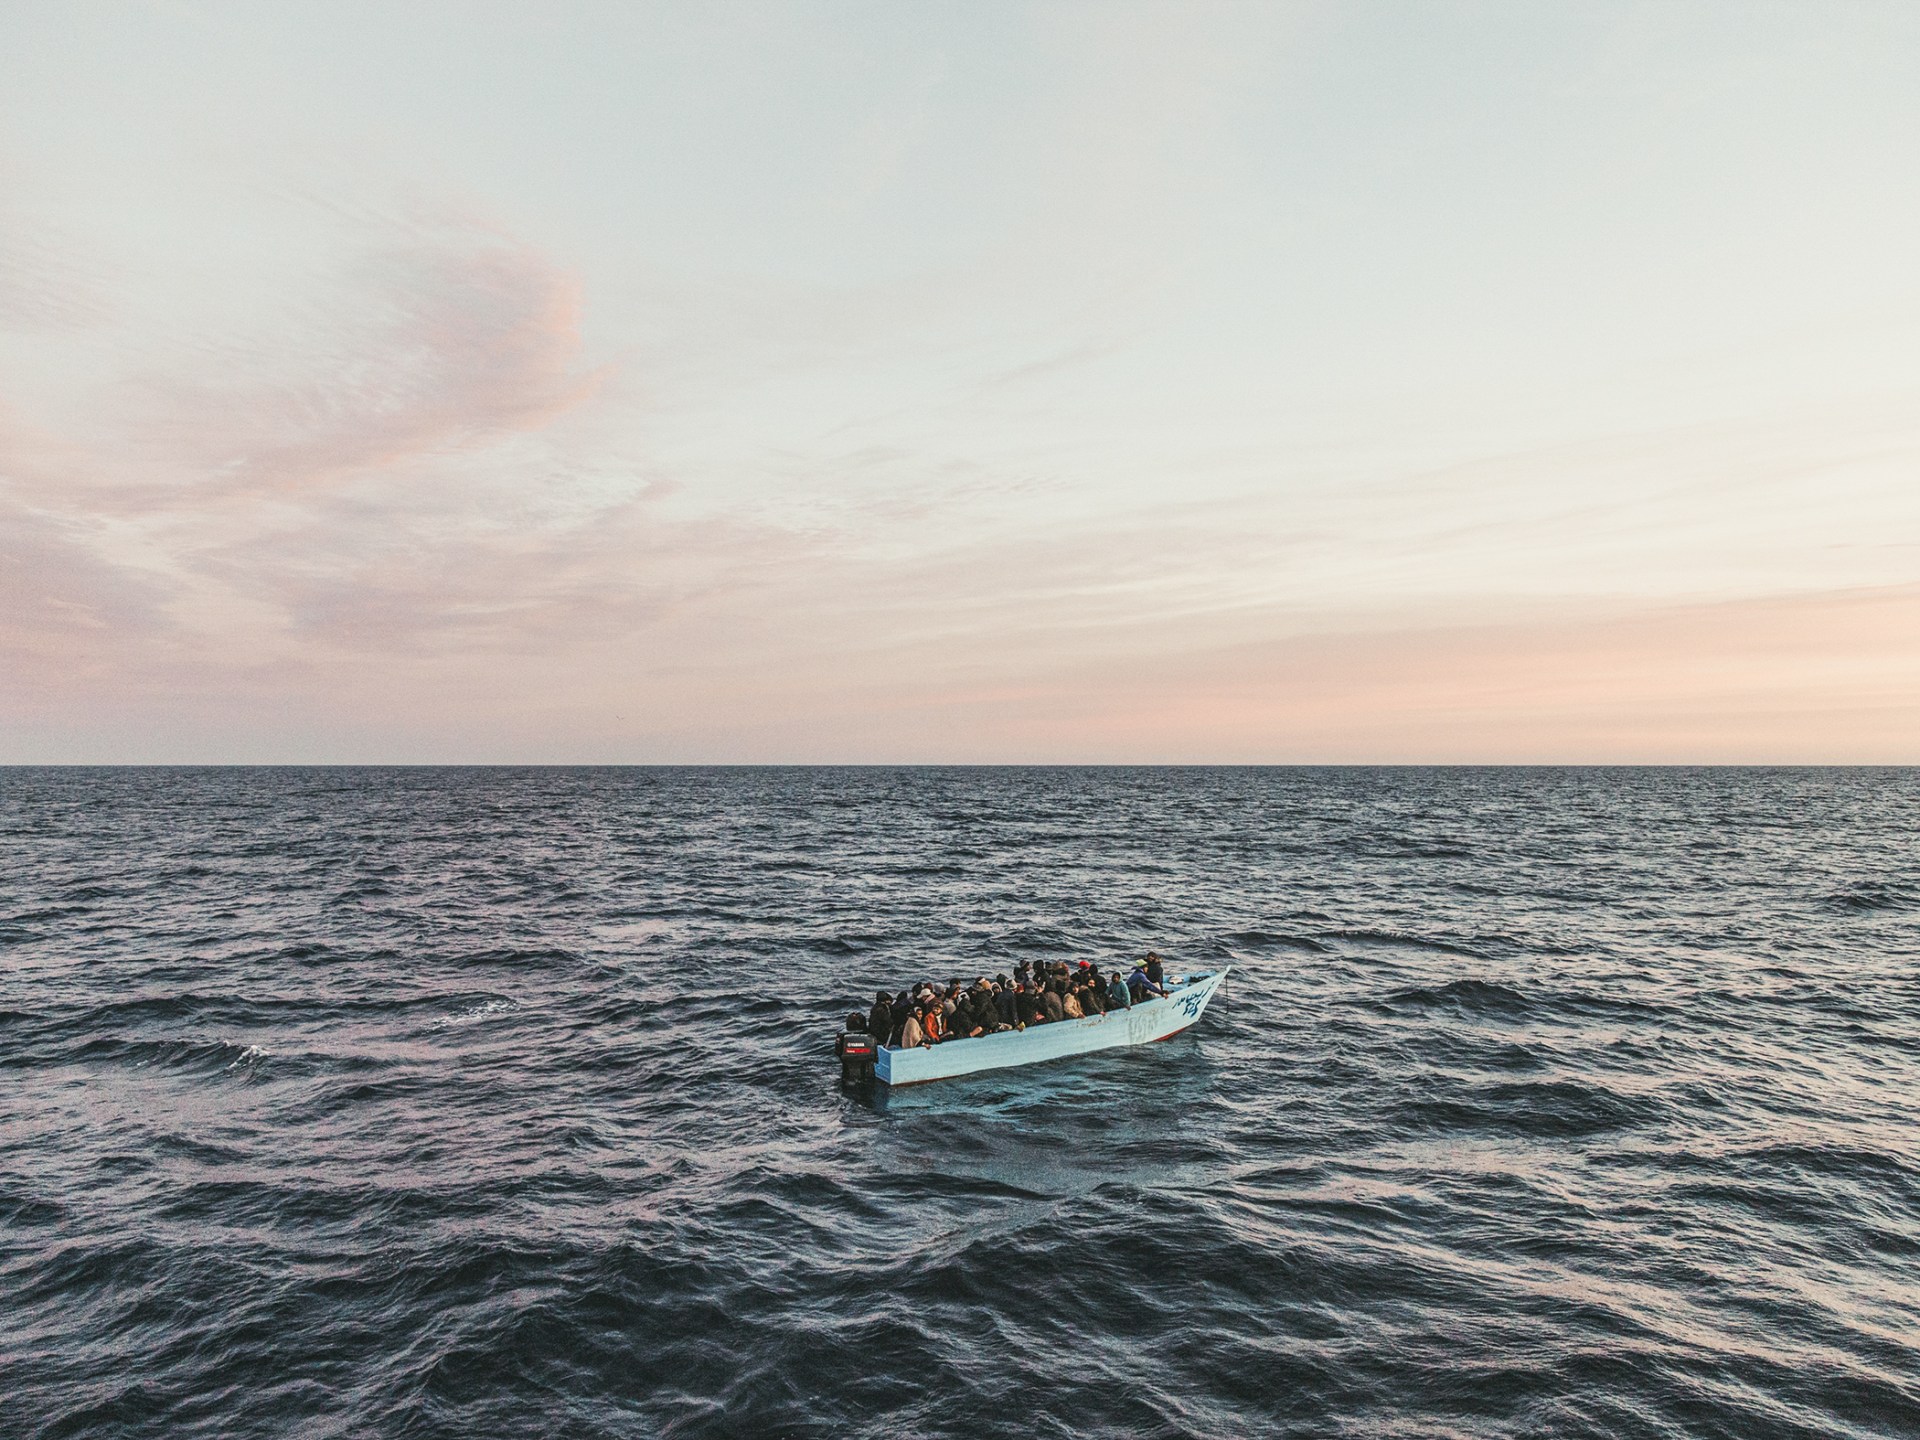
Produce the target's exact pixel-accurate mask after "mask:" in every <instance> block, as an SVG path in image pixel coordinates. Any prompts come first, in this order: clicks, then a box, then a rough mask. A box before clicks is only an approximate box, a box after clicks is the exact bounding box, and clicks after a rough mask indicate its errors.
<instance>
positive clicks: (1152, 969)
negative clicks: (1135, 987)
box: [1146, 950, 1167, 995]
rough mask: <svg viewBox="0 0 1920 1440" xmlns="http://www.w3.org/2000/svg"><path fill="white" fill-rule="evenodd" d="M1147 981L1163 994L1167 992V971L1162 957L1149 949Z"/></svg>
mask: <svg viewBox="0 0 1920 1440" xmlns="http://www.w3.org/2000/svg"><path fill="white" fill-rule="evenodd" d="M1146 969H1147V983H1148V984H1149V985H1151V986H1153V987H1154V989H1156V990H1158V991H1159V992H1160V993H1161V994H1162V995H1164V994H1166V993H1167V971H1166V967H1165V966H1163V965H1162V964H1161V963H1160V957H1159V956H1158V955H1156V954H1154V953H1153V951H1151V950H1149V951H1148V952H1147V966H1146Z"/></svg>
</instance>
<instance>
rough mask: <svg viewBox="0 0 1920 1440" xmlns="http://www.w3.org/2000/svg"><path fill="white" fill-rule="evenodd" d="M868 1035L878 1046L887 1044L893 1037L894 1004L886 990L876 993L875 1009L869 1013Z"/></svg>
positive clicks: (874, 998) (874, 999)
mask: <svg viewBox="0 0 1920 1440" xmlns="http://www.w3.org/2000/svg"><path fill="white" fill-rule="evenodd" d="M867 1033H868V1034H869V1035H871V1036H873V1043H874V1044H876V1045H884V1044H886V1043H887V1041H888V1040H889V1039H891V1038H892V1036H893V1002H892V1001H891V1000H889V999H888V998H887V992H886V991H884V990H880V991H876V992H875V993H874V997H873V1009H871V1010H869V1011H868V1012H867Z"/></svg>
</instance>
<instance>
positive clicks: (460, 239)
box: [134, 232, 603, 504]
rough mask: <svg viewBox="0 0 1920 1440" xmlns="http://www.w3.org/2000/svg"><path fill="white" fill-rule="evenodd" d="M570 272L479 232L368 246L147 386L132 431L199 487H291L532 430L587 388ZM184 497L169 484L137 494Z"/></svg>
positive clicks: (168, 500) (591, 377)
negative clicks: (340, 268) (316, 287)
mask: <svg viewBox="0 0 1920 1440" xmlns="http://www.w3.org/2000/svg"><path fill="white" fill-rule="evenodd" d="M580 319H581V293H580V286H579V283H578V281H577V280H576V279H575V278H574V277H573V276H571V275H569V274H568V273H567V272H565V271H563V270H561V269H559V268H557V267H556V266H554V265H553V264H551V263H550V262H549V261H547V260H546V259H545V258H544V257H543V256H541V255H540V254H539V253H538V252H536V251H534V250H532V249H531V248H529V247H527V246H524V245H519V244H514V243H509V242H505V241H502V240H500V239H498V238H496V237H494V236H492V235H489V234H486V233H484V232H469V233H465V234H462V235H459V236H456V237H443V238H441V239H439V240H437V241H434V242H432V243H428V242H420V243H416V244H412V245H409V246H406V247H404V248H390V249H385V250H382V251H379V252H377V253H374V254H371V255H368V256H366V257H364V258H363V259H361V260H360V261H359V262H357V263H356V264H355V265H353V266H352V267H350V269H349V270H348V272H347V273H346V275H345V276H344V278H343V279H342V280H341V281H340V282H339V283H338V284H336V285H335V286H334V287H333V288H332V290H331V292H330V293H329V294H328V295H327V296H326V298H325V299H324V300H323V301H321V302H319V303H313V302H309V303H308V304H307V305H306V306H304V307H302V308H300V309H298V310H296V311H295V312H294V313H293V314H292V315H291V316H290V317H289V319H288V321H287V323H286V326H285V328H284V330H283V331H282V332H281V333H278V334H276V335H274V336H272V337H269V338H263V339H258V340H255V341H253V342H251V343H241V344H238V345H225V346H222V347H219V348H218V349H216V350H215V351H214V352H213V356H214V364H213V365H207V364H205V363H204V362H203V363H200V364H199V365H198V366H197V367H196V368H197V369H198V370H199V371H200V373H197V374H195V373H191V372H189V373H185V374H182V373H178V372H177V371H176V372H173V373H168V374H165V375H162V376H156V377H154V378H152V379H150V380H149V381H148V382H146V385H145V387H144V388H145V391H146V396H145V403H144V406H143V407H142V408H143V411H144V420H143V422H142V423H141V425H140V426H139V433H138V434H136V436H135V437H134V439H135V442H136V443H137V444H141V445H143V446H144V447H146V448H148V449H152V448H153V447H156V446H157V447H158V449H159V451H160V453H161V454H162V455H163V456H165V457H170V458H171V460H172V468H173V469H174V470H175V472H176V474H182V475H183V478H184V479H185V481H186V484H187V486H188V487H189V489H190V490H192V491H194V492H196V493H197V494H198V495H200V496H201V497H208V496H211V497H216V498H218V497H235V496H244V495H257V494H281V495H298V494H301V493H304V492H310V491H312V490H314V489H316V488H323V487H326V486H329V485H335V484H338V483H341V482H344V481H348V480H351V479H353V478H355V477H357V476H361V475H365V474H367V473H369V472H373V471H377V470H380V469H382V468H383V467H388V466H392V465H394V464H397V463H400V462H403V461H407V460H412V459H417V458H421V457H431V456H445V455H451V454H457V453H462V452H467V451H471V450H474V449H476V448H480V447H483V446H486V445H488V444H490V443H494V442H497V441H499V440H500V439H502V438H504V437H507V436H511V435H514V434H520V433H526V432H530V431H536V430H539V429H541V428H542V427H544V426H545V425H547V424H548V423H549V422H550V421H551V420H553V419H554V418H555V417H556V416H558V415H560V414H562V413H563V412H565V411H567V410H569V409H572V408H573V407H575V406H577V405H579V404H580V403H581V402H582V401H584V400H585V399H587V398H588V397H589V396H590V395H591V394H592V393H593V391H594V389H595V388H596V386H597V385H598V384H599V382H600V380H601V379H602V378H603V372H598V371H588V370H584V369H582V368H581V365H580V350H581V342H580ZM181 498H182V495H181V491H180V489H179V488H178V487H177V486H169V487H166V488H165V490H164V491H163V492H161V493H153V492H149V493H148V495H147V503H148V504H172V503H176V502H177V501H178V500H180V499H181Z"/></svg>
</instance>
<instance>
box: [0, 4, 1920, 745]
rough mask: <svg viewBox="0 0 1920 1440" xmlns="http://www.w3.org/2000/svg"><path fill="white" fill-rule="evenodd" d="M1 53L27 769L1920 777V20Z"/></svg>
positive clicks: (1883, 14)
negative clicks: (1523, 768)
mask: <svg viewBox="0 0 1920 1440" xmlns="http://www.w3.org/2000/svg"><path fill="white" fill-rule="evenodd" d="M396 8H398V9H400V11H401V13H399V14H395V13H393V12H394V11H395V10H396ZM0 54H5V55H7V56H8V57H9V60H8V76H9V78H8V83H7V84H6V85H5V86H4V87H0V763H7V762H37V761H160V762H164V761H196V762H198V761H480V762H489V761H534V762H538V761H563V762H573V761H582V762H652V761H669V762H670V761H967V762H976V761H977V762H998V761H1009V762H1018V761H1042V762H1071V761H1096V762H1103V761H1178V762H1205V761H1220V762H1291V761H1303V762H1317V761H1358V762H1365V761H1381V762H1397V761H1471V762H1481V761H1485V762H1534V761H1553V762H1560V761H1569V762H1579V761H1602V762H1604V761H1700V762H1718V761H1758V762H1769V761H1781V762H1796V761H1807V762H1828V761H1831V762H1852V761H1861V762H1920V267H1916V266H1915V265H1914V264H1913V260H1912V257H1913V256H1914V255H1916V254H1920V191H1917V190H1916V189H1915V187H1914V185H1913V184H1912V176H1913V175H1914V174H1916V173H1920V87H1915V86H1913V85H1912V84H1911V77H1912V76H1913V75H1914V74H1916V73H1920V12H1916V11H1914V10H1913V8H1912V7H1910V6H1906V5H1901V4H1876V3H1849V0H1834V3H1830V4H1824V5H1821V6H1818V7H1812V6H1808V7H1789V6H1781V7H1771V6H1754V5H1751V4H1746V3H1742V4H1724V5H1722V4H1709V3H1698V4H1688V5H1673V4H1670V3H1662V4H1633V3H1614V4H1602V3H1594V4H1583V5H1574V6H1538V5H1532V4H1523V3H1518V0H1515V3H1511V4H1499V3H1496V4H1492V5H1486V4H1478V3H1475V4H1466V3H1461V4H1458V5H1448V4H1444V3H1442V4H1435V5H1421V6H1396V5H1385V4H1383V5H1379V6H1370V5H1359V6H1355V5H1348V4H1340V5H1332V4H1329V5H1319V4H1299V5H1284V4H1272V5H1268V4H1260V5H1225V6H1218V7H1215V6H1209V5H1182V6H1169V5H1128V4H1103V5H1097V6H1093V5H1088V6H1081V5H1069V4H1046V5H1034V6H1020V5H1005V6H992V7H981V6H977V5H959V4H956V5H950V6H943V5H920V6H911V7H902V6H896V5H882V4H858V3H856V4H817V5H786V4H780V5H774V4H743V5H721V6H706V7H690V6H684V5H678V4H673V5H660V6H646V5H593V4H571V5H559V6H553V7H540V8H539V9H538V10H537V11H536V10H534V9H532V8H531V7H525V6H507V5H498V6H487V5H478V6H476V5H446V6H441V5H437V4H429V3H423V4H419V5H410V6H407V7H379V6H372V5H368V6H364V7H361V6H354V5H335V4H330V5H325V6H321V5H311V6H302V5H295V6H290V7H274V8H272V9H271V10H269V8H268V7H258V6H241V5H237V4H235V5H220V4H202V3H193V0H177V3H160V0H154V3H151V4H147V5H126V6H117V7H106V6H99V7H96V6H89V5H66V4H57V5H56V4H52V3H46V4H26V5H18V6H11V7H7V8H6V9H5V10H4V11H0Z"/></svg>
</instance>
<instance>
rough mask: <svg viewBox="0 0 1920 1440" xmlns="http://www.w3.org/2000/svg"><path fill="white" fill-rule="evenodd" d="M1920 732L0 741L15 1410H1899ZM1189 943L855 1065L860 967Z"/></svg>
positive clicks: (13, 1427) (1706, 1414) (1864, 1415)
mask: <svg viewBox="0 0 1920 1440" xmlns="http://www.w3.org/2000/svg"><path fill="white" fill-rule="evenodd" d="M1916 822H1920V773H1916V772H1913V771H1905V770H1899V771H1886V770H1882V771H1862V770H1842V771H1818V770H1806V771H1712V770H1709V771H1674V770H1643V771H1635V770H1563V771H1562V770H1553V771H1498V770H1378V771H1374V770H889V769H877V770H805V769H797V770H781V769H775V770H201V771H171V770H136V771H125V770H120V771H112V770H12V771H0V1061H3V1064H0V1085H3V1086H4V1099H3V1101H0V1434H4V1435H7V1436H15V1435H19V1436H64V1435H73V1436H83V1435H84V1436H114V1435H166V1436H169V1437H198V1436H209V1437H211V1436H249V1435H261V1436H267V1435H272V1436H282V1435H300V1436H332V1435H341V1436H360V1435H367V1436H372V1435H381V1436H385V1435H397V1436H410V1435H420V1436H426V1435H434V1436H440V1435H444V1436H539V1435H552V1436H603V1435H605V1436H613V1435H619V1436H651V1435H673V1436H695V1435H747V1436H822V1437H825V1436H835V1437H840V1436H868V1435H870V1436H880V1435H896V1434H920V1435H955V1436H996V1435H1005V1436H1030V1435H1038V1436H1064V1435H1084V1436H1143V1435H1144V1436H1186V1435H1193V1436H1220V1437H1227V1436H1235V1437H1237V1436H1243V1435H1250V1434H1262V1435H1267V1434H1298V1435H1302V1436H1307V1435H1312V1436H1320V1435H1351V1436H1369V1437H1371V1436H1447V1435H1473V1436H1481V1435H1515V1436H1519V1435H1545V1436H1579V1435H1593V1436H1675V1435H1710V1436H1730V1437H1734V1436H1737V1437H1743V1440H1744V1437H1762V1436H1766V1437H1772V1436H1823V1437H1824V1436H1836V1435H1838V1436H1852V1435H1915V1434H1920V1138H1917V1137H1920V1116H1917V1115H1916V1102H1917V1101H1920V926H1917V925H1916V921H1917V920H1920V852H1917V851H1916V846H1915V826H1916ZM1148 945H1152V946H1154V947H1156V948H1158V949H1160V950H1162V951H1163V952H1165V953H1167V954H1169V955H1170V956H1171V957H1173V958H1174V959H1175V960H1176V961H1179V962H1187V963H1194V962H1198V963H1206V964H1218V963H1221V962H1231V963H1232V964H1233V965H1234V966H1235V970H1234V973H1233V974H1232V976H1231V977H1230V978H1229V980H1228V982H1227V988H1226V990H1225V991H1224V993H1223V995H1222V997H1221V998H1220V999H1219V1000H1217V1001H1216V1002H1215V1004H1214V1006H1213V1007H1212V1008H1211V1009H1210V1010H1209V1011H1208V1012H1207V1015H1206V1017H1205V1018H1204V1020H1203V1021H1202V1023H1201V1024H1200V1025H1199V1026H1198V1027H1197V1028H1196V1029H1195V1030H1193V1031H1190V1032H1188V1033H1187V1034H1186V1035H1184V1036H1182V1037H1180V1038H1178V1039H1176V1040H1173V1041H1171V1042H1169V1043H1167V1044H1164V1045H1155V1046H1147V1047H1144V1048H1142V1049H1139V1050H1134V1051H1122V1052H1108V1053H1106V1054H1101V1055H1095V1056H1089V1057H1085V1058H1082V1059H1080V1060H1076V1061H1068V1062H1062V1063H1059V1064H1055V1065H1051V1066H1043V1067H1038V1068H1035V1069H1031V1070H1025V1071H1014V1072H1002V1073H1001V1074H997V1075H991V1076H987V1077H978V1078H974V1079H970V1080H960V1081H951V1082H944V1083H941V1084H937V1085H932V1086H927V1087H923V1088H919V1089H915V1090H912V1091H908V1092H904V1093H903V1094H902V1095H900V1096H899V1097H897V1098H894V1099H892V1100H891V1101H886V1100H881V1101H868V1100H862V1099H860V1098H858V1097H850V1096H847V1095H844V1094H842V1093H841V1092H840V1090H839V1088H838V1086H837V1084H836V1072H835V1067H834V1063H833V1059H832V1054H831V1042H832V1034H833V1031H834V1029H835V1028H836V1027H835V1022H836V1020H837V1018H838V1017H839V1016H840V1015H842V1014H843V1013H844V1012H845V1011H846V1010H848V1009H849V1008H851V1007H852V1006H854V1005H855V1004H861V1005H863V1006H864V1002H866V1001H868V1000H871V998H872V991H873V989H874V988H875V986H876V985H879V984H885V985H888V986H889V987H898V986H900V985H902V984H905V983H906V982H907V981H908V980H910V979H912V978H914V977H917V976H922V975H925V976H934V977H939V978H945V977H947V976H950V975H960V976H968V977H971V976H972V975H975V974H979V973H982V972H998V971H1002V970H1009V969H1011V967H1012V965H1013V963H1014V962H1015V961H1016V960H1018V959H1020V958H1023V957H1024V958H1028V959H1041V958H1046V957H1053V956H1059V957H1063V958H1068V959H1075V958H1079V957H1081V956H1090V957H1097V958H1101V959H1109V958H1114V959H1117V958H1119V957H1121V956H1122V955H1124V954H1125V953H1127V952H1129V951H1136V952H1137V951H1138V950H1141V949H1143V948H1145V947H1146V946H1148Z"/></svg>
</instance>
